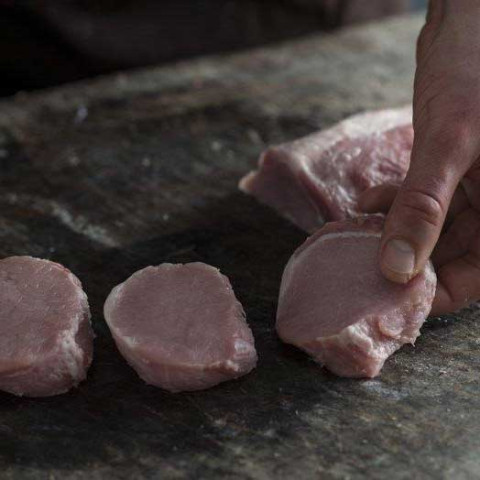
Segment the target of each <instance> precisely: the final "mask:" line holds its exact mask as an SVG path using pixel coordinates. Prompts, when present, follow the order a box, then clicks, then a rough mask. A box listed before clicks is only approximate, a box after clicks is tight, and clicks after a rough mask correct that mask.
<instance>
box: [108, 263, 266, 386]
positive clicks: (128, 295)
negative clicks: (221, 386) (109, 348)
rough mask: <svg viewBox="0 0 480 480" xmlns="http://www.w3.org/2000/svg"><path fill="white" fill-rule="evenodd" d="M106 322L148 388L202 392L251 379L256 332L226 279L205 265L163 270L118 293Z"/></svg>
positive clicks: (146, 272)
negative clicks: (249, 325)
mask: <svg viewBox="0 0 480 480" xmlns="http://www.w3.org/2000/svg"><path fill="white" fill-rule="evenodd" d="M105 319H106V320H107V323H108V325H109V327H110V330H111V332H112V334H113V337H114V339H115V342H116V344H117V347H118V349H119V350H120V352H121V353H122V355H123V356H124V357H125V358H126V360H127V361H128V363H129V364H130V365H131V366H132V367H133V368H134V369H135V370H136V372H137V373H138V374H139V375H140V377H141V378H142V379H143V380H145V382H147V383H149V384H152V385H156V386H159V387H162V388H164V389H166V390H170V391H171V392H179V391H184V390H200V389H204V388H208V387H211V386H213V385H216V384H217V383H220V382H223V381H225V380H231V379H233V378H237V377H240V376H242V375H245V374H246V373H248V372H250V370H252V369H253V368H254V367H255V365H256V361H257V354H256V351H255V346H254V340H253V336H252V332H251V331H250V329H249V328H248V325H247V323H246V322H245V314H244V312H243V308H242V306H241V304H240V303H239V302H238V300H237V299H236V298H235V294H234V293H233V290H232V287H231V285H230V282H229V281H228V278H227V277H225V276H223V275H222V274H221V273H220V272H219V270H217V269H216V268H214V267H211V266H209V265H205V264H204V263H189V264H185V265H181V264H178V265H173V264H169V263H164V264H162V265H160V266H158V267H147V268H144V269H143V270H140V271H138V272H136V273H134V274H133V275H132V276H131V277H130V278H129V279H128V280H127V281H125V282H124V283H122V284H120V285H118V286H117V287H115V288H114V289H113V290H112V292H111V294H110V296H109V297H108V299H107V301H106V303H105Z"/></svg>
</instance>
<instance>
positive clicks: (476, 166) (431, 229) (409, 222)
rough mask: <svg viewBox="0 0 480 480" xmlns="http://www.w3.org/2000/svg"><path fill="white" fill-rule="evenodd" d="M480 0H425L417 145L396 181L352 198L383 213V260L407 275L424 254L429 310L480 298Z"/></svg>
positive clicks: (396, 276)
mask: <svg viewBox="0 0 480 480" xmlns="http://www.w3.org/2000/svg"><path fill="white" fill-rule="evenodd" d="M479 25H480V2H479V1H478V0H431V1H430V4H429V9H428V14H427V21H426V24H425V26H424V27H423V29H422V31H421V34H420V36H419V39H418V43H417V70H416V74H415V85H414V100H413V126H414V131H415V138H414V145H413V150H412V157H411V163H410V168H409V171H408V174H407V177H406V179H405V181H404V183H403V184H402V186H401V187H400V188H397V187H392V186H379V187H374V188H372V189H370V190H368V191H366V192H365V193H364V194H363V195H362V197H361V199H360V202H359V206H360V208H361V210H363V211H364V212H369V213H371V212H379V211H383V212H385V213H386V212H388V215H387V219H386V223H385V230H384V233H383V236H382V241H381V247H380V268H381V270H382V272H383V274H384V275H385V276H386V277H387V278H388V279H390V280H392V281H394V282H399V283H406V282H408V281H409V280H410V279H411V278H413V277H414V276H415V275H417V274H418V273H419V272H420V271H421V270H422V269H423V268H424V266H425V264H426V262H427V261H428V258H429V257H430V256H431V257H432V261H433V263H434V265H435V268H436V272H437V277H438V287H437V293H436V297H435V301H434V304H433V309H432V313H433V314H442V313H447V312H451V311H454V310H457V309H458V308H461V307H463V306H466V305H468V304H470V303H471V302H473V301H475V300H477V299H479V298H480V28H478V26H479Z"/></svg>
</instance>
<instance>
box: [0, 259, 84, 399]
mask: <svg viewBox="0 0 480 480" xmlns="http://www.w3.org/2000/svg"><path fill="white" fill-rule="evenodd" d="M92 355H93V332H92V329H91V326H90V310H89V307H88V301H87V296H86V295H85V292H84V291H83V290H82V285H81V283H80V281H79V280H78V278H77V277H76V276H75V275H73V274H72V273H71V272H70V271H69V270H67V269H66V268H65V267H63V266H62V265H59V264H58V263H53V262H50V261H48V260H41V259H38V258H32V257H10V258H6V259H4V260H1V261H0V389H1V390H4V391H6V392H10V393H13V394H15V395H26V396H30V397H45V396H50V395H57V394H59V393H64V392H66V391H67V390H69V389H70V388H72V387H74V386H76V385H77V384H78V383H79V382H81V381H82V380H84V379H85V377H86V374H87V370H88V367H89V366H90V363H91V361H92Z"/></svg>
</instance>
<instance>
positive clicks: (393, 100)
mask: <svg viewBox="0 0 480 480" xmlns="http://www.w3.org/2000/svg"><path fill="white" fill-rule="evenodd" d="M420 26H421V18H420V17H409V18H403V19H396V20H393V21H390V22H388V23H384V24H379V25H377V26H366V27H362V28H359V29H354V30H350V31H346V32H344V33H340V34H338V35H335V36H332V37H327V38H325V37H324V38H321V39H320V38H318V39H317V38H315V37H313V38H311V39H307V40H304V41H300V42H295V43H290V44H285V45H283V46H280V47H277V48H272V49H266V50H259V51H256V52H253V53H246V54H241V55H236V56H232V57H219V58H213V59H206V60H201V61H195V62H192V63H184V64H180V65H177V66H173V67H169V68H162V69H156V70H155V69H154V70H147V71H145V72H140V73H138V74H133V75H125V76H124V75H120V76H116V77H110V78H105V79H102V80H98V81H94V82H92V83H90V84H80V85H73V86H68V87H65V88H61V89H58V90H53V91H51V92H44V93H40V94H35V95H33V94H32V95H27V96H18V97H17V98H16V99H14V100H9V101H6V102H3V103H1V104H0V169H1V178H0V255H13V254H29V255H35V256H39V257H46V258H51V259H54V260H57V261H59V262H61V263H64V264H65V265H66V266H68V267H69V268H70V269H71V270H73V272H75V273H76V274H77V275H78V276H79V277H80V279H81V280H82V282H83V283H84V286H85V289H86V291H87V293H88V295H89V298H90V303H91V307H92V311H93V321H94V326H95V330H96V333H97V338H96V342H95V349H96V350H95V361H94V364H93V367H92V369H91V371H90V374H89V378H88V381H87V382H85V383H83V384H82V385H81V386H80V388H78V389H77V390H75V391H72V392H71V393H69V394H67V395H63V396H58V397H55V398H50V399H40V400H33V399H20V398H16V397H13V396H11V395H8V394H0V471H1V472H2V473H1V478H2V479H20V478H22V479H23V478H25V479H37V478H38V479H44V478H45V479H57V478H58V479H88V480H94V479H99V478H108V479H170V478H171V479H183V478H192V479H197V478H206V479H217V478H218V479H219V478H229V479H230V478H231V479H270V478H276V479H291V478H299V479H307V480H309V479H318V478H322V479H330V478H331V479H348V478H365V479H384V478H391V479H411V478H435V479H438V478H445V479H446V478H456V479H463V478H465V479H466V478H479V472H480V453H479V452H480V435H479V431H480V415H479V413H478V412H479V410H480V379H479V369H480V341H479V340H478V339H479V338H480V325H479V324H478V322H477V318H478V317H479V314H478V313H477V310H476V309H475V308H473V307H472V308H471V309H469V310H467V311H464V312H462V313H459V314H457V315H455V316H448V317H445V318H440V319H438V318H435V319H430V320H429V321H428V322H427V324H426V326H425V327H424V329H423V335H422V337H421V338H420V339H419V341H418V342H417V345H416V347H415V348H413V347H405V348H403V349H402V350H401V351H400V352H398V353H397V354H396V355H394V356H393V357H392V358H391V359H390V360H389V361H388V362H387V364H386V366H385V368H384V370H383V372H382V375H381V377H379V378H378V379H375V380H366V381H358V380H346V379H340V378H336V377H334V376H332V375H329V374H328V373H327V372H325V371H324V370H323V369H321V368H320V367H319V366H317V365H316V364H314V363H313V362H312V361H311V360H309V358H308V357H307V356H306V355H304V354H302V353H300V352H299V351H297V350H295V349H294V348H289V347H286V346H283V345H282V344H281V343H280V342H279V340H278V339H277V338H276V336H275V334H274V331H273V324H274V315H275V305H276V297H277V291H278V286H279V280H280V276H281V273H282V268H283V266H284V264H285V262H286V261H287V259H288V257H289V255H290V254H291V252H292V251H293V250H294V249H295V248H296V246H297V245H298V244H299V243H300V242H301V241H302V240H303V238H304V234H303V233H302V232H300V231H298V230H296V229H295V228H294V227H293V226H292V225H290V224H288V223H287V222H286V221H284V220H282V219H280V218H279V217H277V216H276V215H275V214H274V213H273V212H272V211H271V210H269V209H267V208H265V207H262V206H260V205H258V204H257V203H256V202H255V201H253V200H252V199H251V198H248V197H246V196H244V195H242V194H240V193H239V192H238V191H237V189H236V184H237V181H238V179H239V178H240V176H241V175H243V174H244V173H245V172H246V171H247V170H249V169H250V168H252V167H253V166H254V164H255V162H256V158H257V156H258V153H259V152H260V151H261V150H262V149H263V148H264V147H265V146H266V145H267V144H270V143H275V142H278V141H283V140H287V139H291V138H294V137H297V136H299V135H303V134H306V133H308V132H311V131H313V130H315V129H318V128H319V127H323V126H326V125H329V124H331V123H332V122H334V121H337V120H339V119H340V118H342V117H344V116H345V115H347V114H351V113H354V112H357V111H360V110H364V109H369V108H378V107H382V106H389V105H400V104H403V103H406V102H408V101H409V100H410V97H411V84H412V74H413V58H414V43H415V37H416V35H417V33H418V30H419V28H420ZM192 260H194V261H197V260H198V261H204V262H207V263H211V264H213V265H216V266H218V267H220V268H221V270H222V271H223V272H224V273H225V274H227V275H228V276H229V277H230V279H231V281H232V284H233V286H234V288H235V290H236V292H237V295H238V297H239V299H240V300H241V301H242V302H243V305H244V306H245V309H246V312H247V315H248V321H249V324H250V325H251V327H252V329H253V332H254V334H255V337H256V344H257V348H258V352H259V356H260V361H259V364H258V368H257V369H256V370H255V371H254V372H253V373H252V374H250V375H248V376H247V377H245V378H243V379H241V380H239V381H235V382H230V383H225V384H223V385H221V386H218V387H217V388H213V389H211V390H208V391H205V392H198V393H191V394H177V395H172V394H168V393H166V392H163V391H161V390H159V389H156V388H153V387H149V386H146V385H145V384H143V383H142V381H141V380H139V378H138V377H137V376H136V374H135V373H134V372H133V371H132V370H131V369H130V368H129V367H128V366H127V365H126V363H125V361H124V360H123V359H122V358H121V357H120V355H119V354H118V352H117V351H116V349H115V347H114V344H113V342H112V339H111V337H110V334H109V333H108V330H107V328H106V326H105V323H104V320H103V318H102V305H103V301H104V299H105V298H106V296H107V294H108V292H109V291H110V289H111V288H112V287H113V286H114V285H116V284H117V283H119V282H120V281H122V280H124V279H125V278H126V277H127V276H128V275H130V274H131V273H132V272H133V271H135V270H136V269H138V268H141V267H144V266H146V265H149V264H158V263H161V262H164V261H169V262H187V261H192Z"/></svg>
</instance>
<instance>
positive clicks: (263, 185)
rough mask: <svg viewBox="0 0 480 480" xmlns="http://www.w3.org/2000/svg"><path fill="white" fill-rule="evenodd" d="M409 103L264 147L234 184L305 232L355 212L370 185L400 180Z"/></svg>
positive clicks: (405, 162) (407, 146)
mask: <svg viewBox="0 0 480 480" xmlns="http://www.w3.org/2000/svg"><path fill="white" fill-rule="evenodd" d="M411 119H412V111H411V108H410V107H404V108H401V109H394V110H380V111H376V112H369V113H364V114H360V115H355V116H353V117H350V118H348V119H346V120H344V121H343V122H340V123H338V124H337V125H335V126H334V127H332V128H330V129H328V130H324V131H321V132H317V133H314V134H312V135H309V136H307V137H304V138H301V139H299V140H296V141H294V142H291V143H286V144H284V145H280V146H277V147H272V148H269V149H268V150H267V151H266V152H264V153H263V154H262V156H261V157H260V161H259V168H258V170H257V171H254V172H251V173H249V174H248V175H247V176H245V177H244V178H243V179H242V180H241V181H240V185H239V186H240V189H241V190H243V191H244V192H246V193H249V194H251V195H253V196H254V197H256V198H257V199H258V200H259V201H261V202H262V203H265V204H266V205H269V206H271V207H273V208H274V209H276V210H277V211H278V212H279V213H280V214H282V215H283V216H284V217H286V218H288V219H289V220H290V221H292V222H293V223H295V224H296V225H297V226H299V227H300V228H302V229H303V230H306V231H308V232H314V231H315V230H316V229H318V228H319V227H320V226H321V225H322V224H323V222H324V221H331V220H343V219H345V218H349V217H353V216H356V215H358V214H359V213H360V212H359V211H358V209H357V200H358V197H359V195H360V193H362V192H363V191H364V190H366V189H367V188H369V187H373V186H375V185H380V184H385V183H390V184H400V183H401V182H402V180H403V179H404V178H405V175H406V173H407V169H408V166H409V163H410V153H411V150H412V143H413V128H412V120H411Z"/></svg>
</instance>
